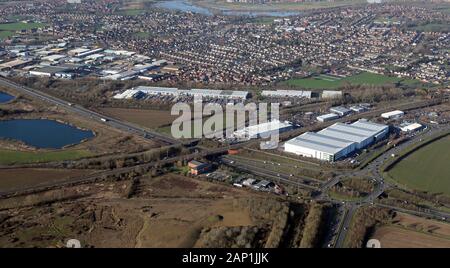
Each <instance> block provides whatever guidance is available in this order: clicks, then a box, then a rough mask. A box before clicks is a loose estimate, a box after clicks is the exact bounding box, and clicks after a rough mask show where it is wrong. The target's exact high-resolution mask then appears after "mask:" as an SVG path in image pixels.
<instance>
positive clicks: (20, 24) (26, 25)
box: [0, 22, 45, 31]
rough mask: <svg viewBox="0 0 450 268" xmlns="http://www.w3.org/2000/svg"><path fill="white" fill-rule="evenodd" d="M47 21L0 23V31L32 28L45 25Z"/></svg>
mask: <svg viewBox="0 0 450 268" xmlns="http://www.w3.org/2000/svg"><path fill="white" fill-rule="evenodd" d="M44 26H45V23H38V22H32V23H25V22H14V23H2V24H0V31H19V30H30V29H33V28H40V27H44Z"/></svg>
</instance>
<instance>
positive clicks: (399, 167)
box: [388, 137, 450, 196]
mask: <svg viewBox="0 0 450 268" xmlns="http://www.w3.org/2000/svg"><path fill="white" fill-rule="evenodd" d="M449 152H450V137H445V138H442V139H440V140H437V141H435V142H433V143H431V144H429V145H427V146H425V147H423V148H420V149H419V150H417V151H416V152H414V153H412V154H411V155H409V156H407V157H406V158H405V159H403V160H402V161H400V162H399V163H398V164H396V165H395V166H394V167H393V168H392V169H391V170H389V171H388V176H389V177H390V178H392V179H393V180H395V181H397V182H399V183H400V184H403V185H405V186H407V187H409V188H412V189H417V190H423V191H429V192H433V193H444V194H446V195H449V196H450V165H449V163H450V153H449Z"/></svg>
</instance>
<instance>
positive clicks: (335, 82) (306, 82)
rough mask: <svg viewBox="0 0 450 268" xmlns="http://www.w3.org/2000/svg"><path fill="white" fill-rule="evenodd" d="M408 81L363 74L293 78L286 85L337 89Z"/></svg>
mask: <svg viewBox="0 0 450 268" xmlns="http://www.w3.org/2000/svg"><path fill="white" fill-rule="evenodd" d="M403 81H405V82H406V81H407V80H404V79H402V78H397V77H390V76H386V75H380V74H373V73H367V72H363V73H360V74H357V75H353V76H350V77H345V78H340V77H335V76H330V75H318V76H316V77H311V78H300V79H297V78H293V79H290V80H288V81H286V82H285V83H286V84H287V85H291V86H298V87H302V88H308V89H337V88H340V87H343V86H345V85H371V86H381V85H385V84H392V83H397V82H403Z"/></svg>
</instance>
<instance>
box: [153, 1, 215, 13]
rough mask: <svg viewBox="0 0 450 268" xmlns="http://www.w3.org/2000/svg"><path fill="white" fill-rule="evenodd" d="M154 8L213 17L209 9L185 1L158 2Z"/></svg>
mask: <svg viewBox="0 0 450 268" xmlns="http://www.w3.org/2000/svg"><path fill="white" fill-rule="evenodd" d="M153 6H155V7H158V8H165V9H171V10H178V11H183V12H192V13H198V14H203V15H207V16H212V15H213V13H212V12H211V11H209V10H208V9H207V8H203V7H199V6H195V5H192V4H190V3H188V2H187V1H184V0H170V1H163V2H158V3H156V4H154V5H153Z"/></svg>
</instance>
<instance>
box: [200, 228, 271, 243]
mask: <svg viewBox="0 0 450 268" xmlns="http://www.w3.org/2000/svg"><path fill="white" fill-rule="evenodd" d="M260 232H262V229H261V228H260V227H258V226H237V227H224V226H222V227H216V228H205V229H203V230H202V232H201V234H200V238H199V240H198V244H199V245H200V246H201V247H206V248H257V247H261V243H260V241H258V239H257V237H258V234H259V233H260Z"/></svg>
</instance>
